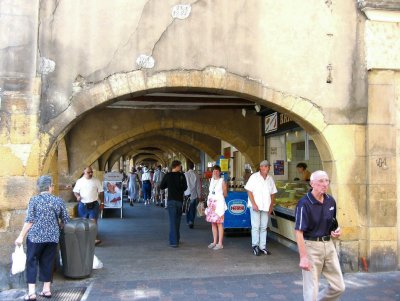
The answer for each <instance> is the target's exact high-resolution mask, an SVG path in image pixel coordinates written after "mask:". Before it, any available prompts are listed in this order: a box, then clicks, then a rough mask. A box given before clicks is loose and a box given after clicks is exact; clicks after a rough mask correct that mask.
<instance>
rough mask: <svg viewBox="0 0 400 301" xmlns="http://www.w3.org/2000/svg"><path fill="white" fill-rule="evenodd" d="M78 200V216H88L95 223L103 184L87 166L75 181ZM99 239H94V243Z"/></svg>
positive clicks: (101, 204) (100, 202) (99, 208)
mask: <svg viewBox="0 0 400 301" xmlns="http://www.w3.org/2000/svg"><path fill="white" fill-rule="evenodd" d="M73 192H74V194H75V197H76V199H77V200H78V202H79V203H78V216H79V217H83V218H90V219H91V220H93V221H94V222H95V223H96V224H97V219H98V217H99V211H100V210H103V206H104V199H103V185H102V184H101V182H100V180H99V179H97V178H94V177H93V169H92V168H91V167H90V166H88V167H86V168H85V169H84V171H83V176H82V177H81V178H80V179H78V181H76V184H75V186H74V190H73ZM99 243H101V240H99V239H96V245H98V244H99Z"/></svg>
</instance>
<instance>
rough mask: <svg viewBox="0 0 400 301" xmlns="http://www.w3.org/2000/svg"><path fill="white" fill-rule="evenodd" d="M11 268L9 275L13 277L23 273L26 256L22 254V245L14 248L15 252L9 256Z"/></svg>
mask: <svg viewBox="0 0 400 301" xmlns="http://www.w3.org/2000/svg"><path fill="white" fill-rule="evenodd" d="M11 259H12V266H11V274H13V275H15V274H18V273H22V272H23V271H25V264H26V254H25V252H24V247H23V246H22V245H20V246H15V251H14V253H12V255H11Z"/></svg>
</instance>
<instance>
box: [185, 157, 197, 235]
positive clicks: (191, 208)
mask: <svg viewBox="0 0 400 301" xmlns="http://www.w3.org/2000/svg"><path fill="white" fill-rule="evenodd" d="M188 168H189V170H188V171H187V172H185V177H186V182H187V185H188V188H187V189H186V191H185V198H187V200H188V203H189V204H188V206H187V212H186V223H187V225H188V226H189V228H190V229H193V227H194V219H195V217H196V209H197V202H198V198H199V197H200V178H199V175H198V174H197V173H195V172H194V170H193V169H194V164H193V162H189V164H188Z"/></svg>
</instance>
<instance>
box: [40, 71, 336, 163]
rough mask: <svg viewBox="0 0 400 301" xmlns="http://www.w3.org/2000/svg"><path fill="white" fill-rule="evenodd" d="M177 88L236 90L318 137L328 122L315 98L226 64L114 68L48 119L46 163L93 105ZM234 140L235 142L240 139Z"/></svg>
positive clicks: (322, 147) (323, 144) (321, 145)
mask: <svg viewBox="0 0 400 301" xmlns="http://www.w3.org/2000/svg"><path fill="white" fill-rule="evenodd" d="M177 89H179V90H181V91H182V90H184V91H206V92H213V93H219V94H226V95H235V96H239V97H242V98H244V99H248V100H252V101H254V102H255V103H258V104H260V105H264V106H266V107H271V108H273V109H275V110H277V111H280V112H284V113H286V114H287V115H288V116H289V117H291V118H292V119H293V120H295V121H296V122H297V123H298V124H299V125H301V126H302V127H303V128H304V129H305V130H306V131H307V132H309V133H310V134H312V135H313V138H314V137H315V139H318V137H316V136H318V135H319V134H320V133H322V132H323V131H324V129H325V128H326V127H327V126H328V125H327V124H326V122H325V121H324V116H323V114H322V112H321V110H320V109H319V108H318V107H317V106H315V105H314V104H313V103H312V101H310V100H308V99H305V98H301V97H298V96H295V95H288V94H285V93H284V92H281V91H277V90H274V89H273V88H271V87H268V86H267V85H264V84H263V83H260V82H258V81H255V80H251V79H249V78H246V77H243V76H239V75H236V74H233V73H229V72H228V71H227V70H225V69H222V68H213V67H210V68H206V69H204V70H182V71H165V72H159V73H155V74H151V75H148V74H147V73H146V71H143V70H138V71H133V72H128V73H120V74H114V75H111V76H110V77H108V78H106V79H104V80H103V81H101V82H98V83H92V84H88V87H87V88H85V89H83V90H82V91H80V92H78V93H76V94H75V95H73V97H72V99H71V102H70V105H69V106H68V108H67V109H66V110H64V111H63V112H62V113H61V114H60V115H58V116H57V117H56V118H54V119H52V120H51V121H50V122H49V123H47V124H46V125H44V127H43V132H44V136H43V137H42V142H44V143H42V145H43V148H42V154H43V156H42V160H43V161H44V162H43V166H44V168H45V169H46V168H48V167H49V160H48V158H49V157H51V154H54V151H55V148H56V144H57V143H56V142H57V141H58V140H59V139H61V138H62V137H63V136H64V135H65V134H66V133H67V132H68V131H69V130H70V129H71V128H73V126H74V125H75V124H76V123H77V122H79V121H80V120H82V118H83V117H84V116H86V115H87V114H88V113H89V112H90V111H91V110H93V109H94V108H97V107H102V106H105V105H107V104H109V103H111V102H113V100H115V99H116V98H118V97H122V96H124V95H127V94H130V95H132V96H139V95H143V94H145V93H148V92H154V91H173V90H177ZM193 126H196V125H193ZM197 128H201V125H197ZM220 136H221V139H223V140H225V141H228V142H230V143H231V141H229V140H232V138H233V137H232V135H231V136H230V137H225V136H226V135H224V134H223V133H220ZM228 136H229V135H228ZM229 138H231V139H229ZM121 140H123V139H121ZM318 141H319V142H318V143H317V147H318V149H319V151H320V153H321V154H323V156H324V157H329V158H332V154H331V152H330V147H329V146H328V143H327V141H326V139H325V138H324V136H323V135H322V136H321V138H320V139H318ZM231 144H232V145H235V143H231ZM103 148H104V147H102V149H101V150H98V151H96V153H97V157H99V155H101V153H103V152H104V149H103ZM106 148H107V147H106ZM238 148H239V147H238ZM49 153H50V156H47V155H46V154H49ZM244 153H245V152H244ZM92 160H93V159H92ZM329 161H330V160H329Z"/></svg>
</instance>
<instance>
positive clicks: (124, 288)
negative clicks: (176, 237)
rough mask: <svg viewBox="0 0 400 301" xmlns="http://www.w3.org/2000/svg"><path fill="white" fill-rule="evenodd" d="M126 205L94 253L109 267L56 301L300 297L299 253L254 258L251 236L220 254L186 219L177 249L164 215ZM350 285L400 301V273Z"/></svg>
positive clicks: (9, 294) (357, 276)
mask: <svg viewBox="0 0 400 301" xmlns="http://www.w3.org/2000/svg"><path fill="white" fill-rule="evenodd" d="M124 205H125V206H126V207H125V211H124V218H123V219H120V218H119V213H118V212H117V211H115V212H114V213H113V212H110V211H108V212H106V217H105V218H104V219H102V220H100V224H99V229H100V236H101V238H102V240H103V243H102V244H101V245H100V246H99V247H96V255H97V256H98V257H99V258H100V260H101V261H102V262H103V263H104V268H103V269H100V270H94V271H93V273H92V275H91V277H89V278H86V279H82V280H71V279H66V278H64V277H63V276H62V275H61V274H60V273H57V274H56V275H55V279H54V285H53V293H55V294H57V295H56V296H55V297H57V298H53V299H54V300H73V299H65V298H64V297H65V295H67V292H68V291H69V290H70V289H72V288H74V289H76V288H87V289H86V293H85V294H84V296H83V298H82V300H83V301H91V300H213V299H218V300H267V299H268V300H301V299H302V286H301V272H300V270H299V268H298V254H297V253H296V252H294V251H292V250H290V249H288V248H286V247H284V246H282V245H281V244H278V243H276V242H273V241H271V242H269V249H270V250H271V252H272V255H271V256H265V255H264V256H259V257H256V256H253V255H252V252H251V247H250V236H248V235H241V236H240V235H236V236H228V237H226V238H225V241H224V249H223V250H220V251H214V250H209V249H207V245H208V244H209V242H210V241H211V237H212V236H211V230H210V226H209V225H208V224H207V223H206V222H204V221H203V220H202V221H200V220H197V222H196V224H195V228H194V229H189V228H188V227H187V226H186V223H185V216H183V218H182V227H181V239H182V241H183V243H182V245H181V246H180V247H179V248H177V249H173V248H170V247H168V241H167V237H168V214H167V210H165V209H164V208H160V207H154V206H143V205H142V204H139V205H135V206H134V207H129V206H127V205H126V204H124ZM345 282H346V287H347V289H346V292H345V294H344V296H343V298H342V300H380V301H385V300H400V272H390V273H354V274H346V275H345ZM22 295H23V290H21V289H19V290H18V289H17V290H10V291H6V292H0V300H15V298H19V297H20V296H22ZM62 296H64V297H62ZM38 300H39V299H38ZM74 300H75V299H74Z"/></svg>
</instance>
